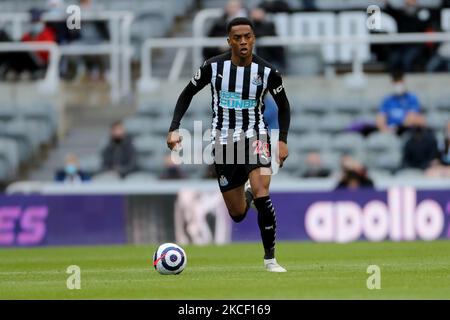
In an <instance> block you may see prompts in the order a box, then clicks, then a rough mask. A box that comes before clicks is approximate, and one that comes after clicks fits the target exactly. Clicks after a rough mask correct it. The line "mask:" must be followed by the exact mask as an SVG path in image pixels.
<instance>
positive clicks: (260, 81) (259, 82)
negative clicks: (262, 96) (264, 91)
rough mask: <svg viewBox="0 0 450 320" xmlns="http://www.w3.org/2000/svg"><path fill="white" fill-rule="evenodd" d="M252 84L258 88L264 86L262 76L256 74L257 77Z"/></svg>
mask: <svg viewBox="0 0 450 320" xmlns="http://www.w3.org/2000/svg"><path fill="white" fill-rule="evenodd" d="M252 84H253V85H255V86H257V87H258V86H260V85H262V79H261V76H260V75H259V74H255V76H254V77H253V79H252Z"/></svg>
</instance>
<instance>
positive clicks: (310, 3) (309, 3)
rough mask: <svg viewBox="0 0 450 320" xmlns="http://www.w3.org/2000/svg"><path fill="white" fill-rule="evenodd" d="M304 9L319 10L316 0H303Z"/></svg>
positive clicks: (302, 7)
mask: <svg viewBox="0 0 450 320" xmlns="http://www.w3.org/2000/svg"><path fill="white" fill-rule="evenodd" d="M300 2H301V3H302V6H301V9H302V11H317V5H316V0H301V1H300Z"/></svg>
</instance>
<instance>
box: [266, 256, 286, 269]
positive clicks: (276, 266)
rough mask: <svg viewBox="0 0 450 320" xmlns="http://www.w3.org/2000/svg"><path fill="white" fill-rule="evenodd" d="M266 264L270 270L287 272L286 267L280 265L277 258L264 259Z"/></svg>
mask: <svg viewBox="0 0 450 320" xmlns="http://www.w3.org/2000/svg"><path fill="white" fill-rule="evenodd" d="M264 266H265V267H266V270H267V271H269V272H287V270H286V269H285V268H283V267H282V266H280V265H279V264H278V262H277V259H275V258H273V259H264Z"/></svg>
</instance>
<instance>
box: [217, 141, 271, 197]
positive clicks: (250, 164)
mask: <svg viewBox="0 0 450 320" xmlns="http://www.w3.org/2000/svg"><path fill="white" fill-rule="evenodd" d="M213 155H214V167H215V169H216V174H217V182H218V183H219V188H220V191H221V192H226V191H229V190H232V189H234V188H237V187H239V186H242V185H244V184H245V183H246V182H247V180H248V176H249V174H250V172H251V171H253V170H254V169H257V168H261V167H265V168H271V155H272V153H271V147H270V141H269V137H268V136H266V135H264V136H259V137H254V138H244V139H242V140H240V141H238V142H234V143H229V144H226V145H220V144H214V149H213Z"/></svg>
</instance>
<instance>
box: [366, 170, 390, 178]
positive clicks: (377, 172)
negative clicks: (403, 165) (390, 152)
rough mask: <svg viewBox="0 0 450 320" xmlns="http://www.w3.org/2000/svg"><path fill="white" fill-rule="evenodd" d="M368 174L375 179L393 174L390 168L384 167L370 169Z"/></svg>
mask: <svg viewBox="0 0 450 320" xmlns="http://www.w3.org/2000/svg"><path fill="white" fill-rule="evenodd" d="M368 175H369V177H370V178H371V179H373V180H379V179H386V178H391V177H392V174H391V172H390V171H389V170H383V169H370V170H369V172H368Z"/></svg>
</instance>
